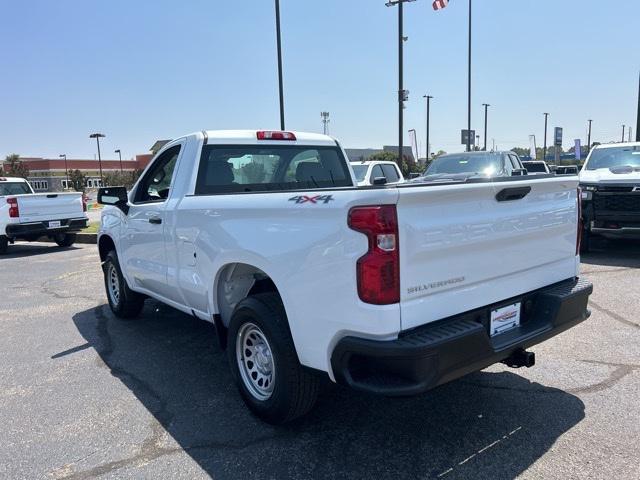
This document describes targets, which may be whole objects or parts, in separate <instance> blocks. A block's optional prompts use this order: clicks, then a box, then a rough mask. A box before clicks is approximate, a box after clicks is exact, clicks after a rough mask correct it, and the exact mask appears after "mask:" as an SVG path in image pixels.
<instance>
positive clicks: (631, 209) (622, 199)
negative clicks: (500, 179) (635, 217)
mask: <svg viewBox="0 0 640 480" xmlns="http://www.w3.org/2000/svg"><path fill="white" fill-rule="evenodd" d="M594 207H595V209H596V211H607V212H628V213H638V212H640V194H637V193H628V194H624V193H620V194H613V195H598V194H596V195H595V197H594Z"/></svg>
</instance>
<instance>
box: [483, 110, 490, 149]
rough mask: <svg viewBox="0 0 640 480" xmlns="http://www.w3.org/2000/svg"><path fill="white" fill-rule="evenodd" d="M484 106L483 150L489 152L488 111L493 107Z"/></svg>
mask: <svg viewBox="0 0 640 480" xmlns="http://www.w3.org/2000/svg"><path fill="white" fill-rule="evenodd" d="M482 105H483V106H484V148H483V150H484V151H485V152H486V151H487V109H488V108H489V107H490V106H491V105H489V104H488V103H483V104H482Z"/></svg>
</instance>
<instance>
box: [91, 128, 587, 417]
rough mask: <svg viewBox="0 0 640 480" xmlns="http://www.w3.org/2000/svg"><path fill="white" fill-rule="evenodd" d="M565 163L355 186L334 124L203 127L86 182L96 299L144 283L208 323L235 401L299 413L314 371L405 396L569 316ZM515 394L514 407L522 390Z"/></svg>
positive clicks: (570, 321)
mask: <svg viewBox="0 0 640 480" xmlns="http://www.w3.org/2000/svg"><path fill="white" fill-rule="evenodd" d="M577 184H578V182H577V177H539V178H538V179H536V178H535V177H528V176H517V177H503V178H473V179H468V180H467V181H464V182H453V183H441V184H440V183H438V184H409V183H404V184H396V185H382V186H378V187H369V188H367V189H362V188H357V186H356V181H355V177H354V175H353V171H352V170H351V168H350V165H349V162H348V161H347V160H346V155H345V153H344V151H343V149H342V148H341V147H340V145H339V144H338V142H336V141H335V140H334V139H332V138H330V137H328V136H324V135H318V134H311V133H298V132H280V131H255V130H252V131H203V132H198V133H194V134H190V135H186V136H184V137H180V138H178V139H176V140H173V141H172V142H170V143H168V144H167V145H165V146H164V147H163V149H162V150H161V151H160V152H158V154H157V155H156V156H155V158H154V159H153V160H152V162H151V163H150V165H149V166H148V167H147V169H146V170H145V172H144V173H143V174H142V176H141V177H140V179H139V180H138V182H137V183H136V185H135V186H134V187H133V189H132V190H131V191H130V192H127V191H126V190H125V188H124V187H106V188H102V189H100V191H99V193H98V201H99V202H100V203H102V204H106V205H111V207H107V208H105V209H104V211H103V213H102V225H101V229H100V232H99V237H98V248H99V253H100V259H101V261H102V265H103V271H104V278H105V288H106V292H107V298H108V302H109V305H110V308H111V310H112V311H113V312H114V314H115V315H116V316H119V317H125V318H130V317H135V316H136V315H138V314H139V313H140V312H141V309H142V307H143V303H144V300H145V298H146V297H152V298H154V299H157V300H159V301H161V302H163V303H165V304H167V305H170V306H172V307H174V308H176V309H178V310H181V311H183V312H185V313H187V314H189V315H193V316H195V317H197V318H200V319H203V320H206V321H209V322H213V323H214V324H215V325H216V330H217V332H218V339H219V341H220V343H221V345H222V346H226V348H227V350H228V358H229V364H230V367H231V370H232V373H233V376H234V378H235V379H236V381H237V384H238V388H239V390H240V393H241V395H242V397H243V398H244V400H245V402H246V404H247V405H248V406H249V408H250V409H251V410H252V411H253V412H254V413H256V414H257V415H258V416H260V417H261V418H263V419H265V420H266V421H268V422H272V423H282V422H286V421H288V420H291V419H293V418H295V417H297V416H300V415H302V414H304V413H305V412H306V411H308V410H309V409H310V408H311V407H312V406H313V404H314V402H315V398H316V395H317V392H318V388H319V384H320V382H321V381H322V378H323V377H324V378H327V377H328V378H329V379H331V380H332V381H335V382H339V383H341V384H344V385H348V386H350V387H352V388H355V389H358V390H362V391H367V392H373V393H379V394H384V395H390V396H394V395H412V394H417V393H420V392H424V391H426V390H428V389H430V388H433V387H436V386H437V385H440V384H442V383H445V382H448V381H451V380H453V379H456V378H458V377H461V376H463V375H466V374H468V373H470V372H473V371H476V370H480V369H483V368H485V367H487V366H489V365H491V364H493V363H496V362H504V363H506V364H507V365H510V366H513V367H520V366H532V365H533V363H534V356H533V352H527V351H526V349H527V348H529V347H531V346H532V345H535V344H537V343H540V342H542V341H544V340H547V339H548V338H551V337H553V336H555V335H557V334H558V333H561V332H563V331H565V330H566V329H568V328H571V327H573V326H574V325H576V324H578V323H580V322H582V321H583V320H585V319H586V318H587V317H588V316H589V311H588V310H587V302H588V297H589V295H590V294H591V291H592V287H591V285H590V284H589V283H588V282H586V281H584V280H580V279H579V278H578V276H579V271H578V270H579V261H580V258H579V255H578V249H579V239H580V235H579V231H580V223H579V208H578V207H579V201H580V198H579V195H578V185H577ZM523 408H526V406H524V405H523Z"/></svg>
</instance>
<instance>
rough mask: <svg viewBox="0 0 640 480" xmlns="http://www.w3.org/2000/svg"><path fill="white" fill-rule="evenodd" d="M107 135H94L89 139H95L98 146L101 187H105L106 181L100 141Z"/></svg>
mask: <svg viewBox="0 0 640 480" xmlns="http://www.w3.org/2000/svg"><path fill="white" fill-rule="evenodd" d="M105 136H106V135H104V134H102V133H92V134H91V135H89V138H95V139H96V144H97V145H98V166H99V167H100V186H102V187H104V181H103V180H102V157H100V139H101V138H104V137H105Z"/></svg>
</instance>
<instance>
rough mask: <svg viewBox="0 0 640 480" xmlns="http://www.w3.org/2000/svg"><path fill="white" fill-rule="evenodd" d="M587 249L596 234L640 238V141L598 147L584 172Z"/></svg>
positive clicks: (589, 158) (584, 246) (592, 152)
mask: <svg viewBox="0 0 640 480" xmlns="http://www.w3.org/2000/svg"><path fill="white" fill-rule="evenodd" d="M580 187H581V188H582V199H583V203H582V209H583V219H584V227H585V229H584V242H583V249H584V250H588V248H589V243H590V242H589V240H590V237H591V236H592V235H599V236H602V237H605V238H610V239H622V238H628V239H635V240H638V239H640V142H629V143H611V144H606V145H598V146H596V147H595V148H593V149H592V150H591V152H589V156H588V157H587V159H586V161H585V163H584V166H583V168H582V170H581V171H580Z"/></svg>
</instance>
